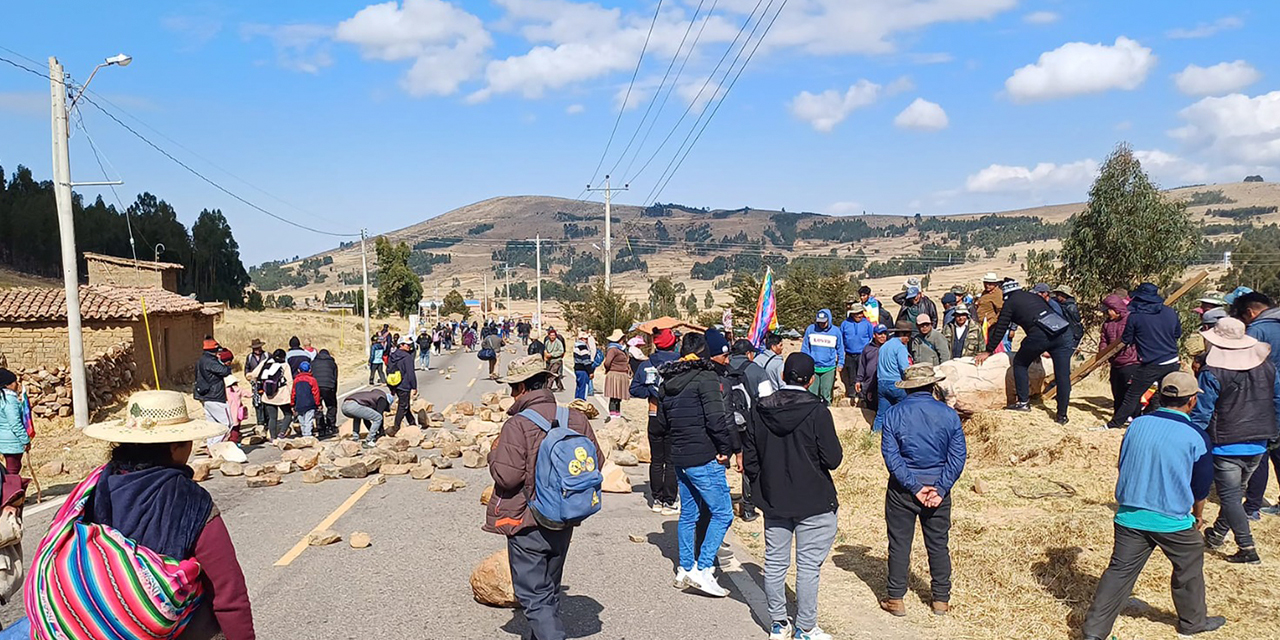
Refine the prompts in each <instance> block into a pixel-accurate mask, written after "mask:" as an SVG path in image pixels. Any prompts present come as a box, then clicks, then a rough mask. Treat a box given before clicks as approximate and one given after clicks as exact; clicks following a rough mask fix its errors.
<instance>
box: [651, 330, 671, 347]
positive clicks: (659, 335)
mask: <svg viewBox="0 0 1280 640" xmlns="http://www.w3.org/2000/svg"><path fill="white" fill-rule="evenodd" d="M653 346H655V347H657V348H659V349H670V348H671V347H674V346H676V334H674V333H671V330H670V329H658V330H656V331H654V332H653Z"/></svg>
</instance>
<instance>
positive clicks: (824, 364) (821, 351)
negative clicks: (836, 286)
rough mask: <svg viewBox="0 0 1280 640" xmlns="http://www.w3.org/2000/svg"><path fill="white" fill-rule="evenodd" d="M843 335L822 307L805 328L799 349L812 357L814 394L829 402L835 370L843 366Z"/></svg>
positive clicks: (827, 311)
mask: <svg viewBox="0 0 1280 640" xmlns="http://www.w3.org/2000/svg"><path fill="white" fill-rule="evenodd" d="M844 346H845V345H844V335H843V334H841V332H840V329H838V328H837V327H836V326H835V324H833V322H832V319H831V310H830V309H823V310H821V311H819V312H818V317H817V318H816V320H815V321H814V323H813V324H811V325H809V328H808V329H805V332H804V340H803V341H802V342H801V343H800V350H801V351H802V352H804V353H806V354H808V355H809V357H811V358H813V363H814V372H815V373H814V376H813V388H812V389H810V391H812V392H813V393H814V394H816V395H817V396H818V397H820V398H822V399H823V400H826V401H827V404H831V399H832V392H833V390H834V388H835V383H836V370H837V369H840V368H841V367H843V366H844Z"/></svg>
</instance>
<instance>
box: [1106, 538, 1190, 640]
mask: <svg viewBox="0 0 1280 640" xmlns="http://www.w3.org/2000/svg"><path fill="white" fill-rule="evenodd" d="M1115 529H1116V543H1115V548H1114V550H1113V551H1112V552H1111V563H1110V564H1109V565H1107V570H1106V571H1104V572H1102V579H1101V580H1099V581H1098V590H1097V592H1095V593H1094V595H1093V605H1092V606H1090V607H1089V613H1088V615H1086V616H1085V619H1084V626H1083V627H1082V628H1081V632H1082V633H1083V634H1084V637H1086V638H1107V637H1109V636H1110V635H1111V627H1113V626H1115V623H1116V617H1118V616H1119V615H1120V612H1121V611H1122V610H1123V609H1124V607H1125V605H1127V604H1128V603H1129V595H1130V594H1131V593H1133V585H1134V584H1135V583H1136V582H1137V581H1138V576H1139V575H1140V574H1141V573H1142V568H1143V567H1144V566H1145V565H1146V564H1147V558H1150V557H1151V552H1152V551H1153V550H1155V548H1156V547H1160V550H1161V551H1162V552H1164V555H1165V557H1167V558H1169V562H1171V563H1172V564H1173V580H1172V581H1171V582H1170V587H1171V588H1172V590H1173V608H1174V609H1175V610H1176V611H1177V612H1178V633H1188V634H1189V633H1195V632H1197V631H1200V630H1201V629H1202V628H1203V627H1204V618H1205V611H1206V609H1205V604H1204V536H1201V535H1200V532H1198V531H1196V530H1195V529H1185V530H1183V531H1178V532H1176V533H1152V532H1150V531H1139V530H1138V529H1130V528H1129V527H1124V526H1121V525H1118V524H1117V525H1115Z"/></svg>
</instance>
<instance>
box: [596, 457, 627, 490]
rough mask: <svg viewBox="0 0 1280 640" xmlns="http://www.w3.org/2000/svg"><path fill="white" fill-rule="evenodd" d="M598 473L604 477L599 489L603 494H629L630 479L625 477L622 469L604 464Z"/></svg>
mask: <svg viewBox="0 0 1280 640" xmlns="http://www.w3.org/2000/svg"><path fill="white" fill-rule="evenodd" d="M600 473H601V475H603V476H604V483H603V485H602V486H601V487H600V489H601V490H602V491H604V492H605V493H631V478H628V477H627V472H626V471H625V470H623V468H622V467H619V466H618V465H616V464H614V463H612V462H606V463H604V466H603V467H601V468H600Z"/></svg>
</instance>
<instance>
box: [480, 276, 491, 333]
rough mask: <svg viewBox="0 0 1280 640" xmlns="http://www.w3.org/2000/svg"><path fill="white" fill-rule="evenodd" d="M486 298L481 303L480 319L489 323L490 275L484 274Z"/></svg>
mask: <svg viewBox="0 0 1280 640" xmlns="http://www.w3.org/2000/svg"><path fill="white" fill-rule="evenodd" d="M483 286H484V298H483V299H482V301H481V302H480V304H481V305H483V306H481V307H480V319H481V320H484V321H485V322H488V321H489V274H487V273H486V274H484V285H483Z"/></svg>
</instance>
